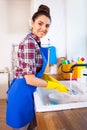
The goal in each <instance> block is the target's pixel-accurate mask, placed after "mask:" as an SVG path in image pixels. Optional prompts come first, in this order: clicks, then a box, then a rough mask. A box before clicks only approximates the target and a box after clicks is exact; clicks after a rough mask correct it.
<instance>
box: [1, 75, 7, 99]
mask: <svg viewBox="0 0 87 130" xmlns="http://www.w3.org/2000/svg"><path fill="white" fill-rule="evenodd" d="M7 89H8V73H0V99H6V98H7V94H6V91H7Z"/></svg>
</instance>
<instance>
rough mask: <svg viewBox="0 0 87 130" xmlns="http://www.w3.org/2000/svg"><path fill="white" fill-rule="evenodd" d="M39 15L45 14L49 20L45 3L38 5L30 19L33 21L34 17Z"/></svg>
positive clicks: (48, 10)
mask: <svg viewBox="0 0 87 130" xmlns="http://www.w3.org/2000/svg"><path fill="white" fill-rule="evenodd" d="M40 15H45V16H47V17H48V18H49V19H50V21H51V16H50V8H49V7H48V6H46V5H40V6H39V7H38V10H37V12H36V13H34V15H33V16H32V20H33V21H35V19H36V18H37V17H39V16H40Z"/></svg>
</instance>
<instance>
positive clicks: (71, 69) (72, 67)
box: [58, 64, 87, 73]
mask: <svg viewBox="0 0 87 130" xmlns="http://www.w3.org/2000/svg"><path fill="white" fill-rule="evenodd" d="M60 66H61V70H62V72H64V73H72V72H73V70H74V67H76V66H79V67H82V66H85V67H86V68H87V64H74V65H72V66H71V68H70V70H69V71H64V70H63V65H62V64H61V65H59V66H58V68H59V67H60Z"/></svg>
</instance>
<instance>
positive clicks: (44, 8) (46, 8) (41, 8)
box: [38, 5, 50, 15]
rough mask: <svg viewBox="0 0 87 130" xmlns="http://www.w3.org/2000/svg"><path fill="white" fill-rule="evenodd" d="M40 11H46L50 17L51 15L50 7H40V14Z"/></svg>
mask: <svg viewBox="0 0 87 130" xmlns="http://www.w3.org/2000/svg"><path fill="white" fill-rule="evenodd" d="M39 11H44V12H46V13H47V14H48V15H50V8H49V7H48V6H46V5H40V6H39V8H38V12H39Z"/></svg>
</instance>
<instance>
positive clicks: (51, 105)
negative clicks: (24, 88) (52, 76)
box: [34, 80, 87, 112]
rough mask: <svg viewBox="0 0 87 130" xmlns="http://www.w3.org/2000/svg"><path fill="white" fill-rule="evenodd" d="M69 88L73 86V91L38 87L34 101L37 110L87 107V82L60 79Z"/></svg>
mask: <svg viewBox="0 0 87 130" xmlns="http://www.w3.org/2000/svg"><path fill="white" fill-rule="evenodd" d="M60 82H61V83H63V84H65V85H66V86H67V87H68V88H69V87H70V86H72V90H73V91H72V92H73V93H72V92H71V91H69V92H68V93H65V92H62V93H60V92H58V91H57V90H54V89H53V90H47V89H46V88H42V87H37V90H36V91H35V92H34V102H35V111H36V112H46V111H57V110H65V109H75V108H83V107H87V84H86V83H82V82H78V81H75V80H72V81H68V80H67V81H60Z"/></svg>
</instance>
